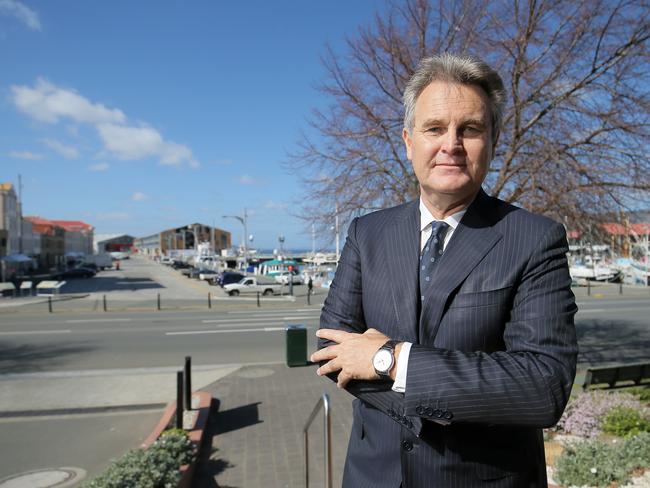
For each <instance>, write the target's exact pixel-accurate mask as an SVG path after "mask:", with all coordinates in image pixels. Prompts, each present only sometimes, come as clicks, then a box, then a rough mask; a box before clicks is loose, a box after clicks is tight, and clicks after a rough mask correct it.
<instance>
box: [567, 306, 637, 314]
mask: <svg viewBox="0 0 650 488" xmlns="http://www.w3.org/2000/svg"><path fill="white" fill-rule="evenodd" d="M643 310H648V307H620V308H578V314H581V313H589V312H598V313H608V314H612V313H614V314H617V313H621V312H640V311H643Z"/></svg>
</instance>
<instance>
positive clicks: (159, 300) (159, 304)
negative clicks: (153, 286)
mask: <svg viewBox="0 0 650 488" xmlns="http://www.w3.org/2000/svg"><path fill="white" fill-rule="evenodd" d="M158 310H160V293H158Z"/></svg>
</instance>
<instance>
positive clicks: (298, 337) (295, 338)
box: [287, 324, 307, 368]
mask: <svg viewBox="0 0 650 488" xmlns="http://www.w3.org/2000/svg"><path fill="white" fill-rule="evenodd" d="M306 364H307V327H305V326H304V325H301V324H300V325H289V326H287V366H289V367H290V368H293V367H294V366H305V365H306Z"/></svg>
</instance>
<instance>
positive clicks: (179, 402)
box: [176, 371, 183, 429]
mask: <svg viewBox="0 0 650 488" xmlns="http://www.w3.org/2000/svg"><path fill="white" fill-rule="evenodd" d="M176 428H177V429H182V428H183V372H182V371H178V372H177V373H176Z"/></svg>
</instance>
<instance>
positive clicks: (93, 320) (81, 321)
mask: <svg viewBox="0 0 650 488" xmlns="http://www.w3.org/2000/svg"><path fill="white" fill-rule="evenodd" d="M101 322H131V319H108V318H106V319H74V320H66V321H65V323H66V324H90V323H101Z"/></svg>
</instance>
